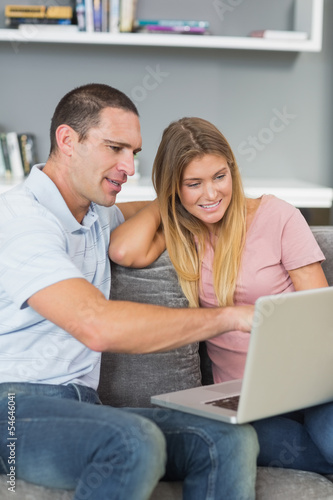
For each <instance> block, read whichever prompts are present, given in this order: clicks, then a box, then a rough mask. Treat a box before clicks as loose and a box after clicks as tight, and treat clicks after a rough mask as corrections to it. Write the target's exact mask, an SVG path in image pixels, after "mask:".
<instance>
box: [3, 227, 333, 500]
mask: <svg viewBox="0 0 333 500" xmlns="http://www.w3.org/2000/svg"><path fill="white" fill-rule="evenodd" d="M312 230H313V233H314V235H315V237H316V238H317V241H318V242H319V244H320V246H321V248H322V249H323V252H324V254H325V256H326V259H327V260H326V262H325V263H324V265H323V268H324V270H325V273H326V276H327V278H328V281H329V284H330V285H333V226H321V227H318V226H317V227H312ZM111 298H112V299H113V300H123V299H126V300H132V301H140V302H145V303H156V304H161V305H167V306H170V307H186V306H187V302H186V299H185V298H184V296H183V294H182V292H181V290H180V288H179V286H178V282H177V278H176V275H175V272H174V269H173V267H172V265H171V263H170V261H169V258H168V255H167V253H166V252H164V254H163V255H162V256H161V257H160V258H159V259H158V260H157V261H156V262H155V263H154V264H153V265H152V266H149V267H148V268H145V269H141V270H134V269H125V268H122V267H120V266H116V265H113V266H112V295H111ZM133 335H135V331H133ZM211 382H212V378H211V372H210V364H209V360H208V358H207V355H206V352H205V348H204V344H200V345H198V344H192V345H190V346H186V347H183V348H180V349H176V350H174V351H169V352H166V353H158V354H146V355H121V354H111V353H105V354H103V356H102V371H101V381H100V386H99V394H100V397H101V400H102V402H103V403H104V404H111V405H113V406H118V407H126V406H135V407H140V406H149V405H150V396H151V395H152V394H156V393H162V392H169V391H172V390H176V389H184V388H188V387H194V386H197V385H200V384H201V383H204V384H206V383H211ZM41 439H42V436H41ZM277 465H279V467H264V468H263V467H259V468H258V476H257V499H258V500H294V499H295V498H298V499H300V500H301V499H313V500H321V499H328V498H331V499H333V484H332V482H331V481H333V476H332V477H331V478H330V477H324V476H321V475H319V474H314V473H309V472H304V471H293V470H291V469H288V468H285V467H284V464H283V461H281V463H280V464H279V463H278V464H277ZM6 481H7V478H6V477H5V476H0V498H1V500H9V499H10V500H11V499H12V498H13V496H12V495H13V494H12V493H11V492H10V491H8V489H7V488H8V485H7V484H6ZM15 498H16V499H17V500H72V499H73V491H64V490H61V491H60V490H50V489H45V488H42V487H38V486H35V485H31V484H28V483H25V482H23V481H20V480H17V481H16V494H15ZM181 498H182V485H181V483H167V482H160V483H159V485H158V486H157V488H156V490H155V491H154V493H153V495H152V497H151V500H180V499H181ZM222 499H223V496H222V495H221V500H222ZM96 500H99V499H98V498H96ZM226 500H228V499H226Z"/></svg>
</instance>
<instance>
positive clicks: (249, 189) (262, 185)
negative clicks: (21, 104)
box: [0, 178, 333, 208]
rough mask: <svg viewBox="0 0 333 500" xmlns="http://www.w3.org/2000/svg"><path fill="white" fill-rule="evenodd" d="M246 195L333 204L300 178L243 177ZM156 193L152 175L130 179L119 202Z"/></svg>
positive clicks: (326, 191) (330, 193)
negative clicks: (266, 195) (134, 180)
mask: <svg viewBox="0 0 333 500" xmlns="http://www.w3.org/2000/svg"><path fill="white" fill-rule="evenodd" d="M20 182H22V180H11V181H9V180H4V179H2V180H0V194H1V193H3V192H5V191H7V190H8V189H11V188H12V187H14V186H16V185H17V184H19V183H20ZM243 184H244V190H245V194H246V196H249V197H251V198H259V197H260V196H262V195H263V194H273V195H275V196H277V197H278V198H281V199H282V200H285V201H287V202H288V203H291V204H292V205H294V206H296V207H298V208H331V207H332V205H333V189H332V188H329V187H325V186H320V185H318V184H312V183H310V182H305V181H301V180H298V179H261V178H259V179H256V178H245V179H243ZM154 198H156V193H155V190H154V188H153V185H152V183H151V180H150V178H142V179H140V180H139V181H138V182H133V181H131V180H129V181H128V182H127V183H126V184H124V185H123V187H122V190H121V192H120V193H119V194H118V195H117V201H118V202H127V201H142V200H153V199H154Z"/></svg>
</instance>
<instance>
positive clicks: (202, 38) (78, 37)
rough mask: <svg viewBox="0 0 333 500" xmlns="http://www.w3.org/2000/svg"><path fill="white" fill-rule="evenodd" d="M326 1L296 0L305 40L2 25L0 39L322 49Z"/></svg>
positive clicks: (298, 25) (298, 24)
mask: <svg viewBox="0 0 333 500" xmlns="http://www.w3.org/2000/svg"><path fill="white" fill-rule="evenodd" d="M323 4H324V0H295V13H294V30H295V31H305V32H307V33H309V38H308V39H306V40H303V41H290V40H268V39H263V38H251V37H237V36H214V35H207V36H206V35H169V34H143V33H119V34H113V33H85V32H64V33H61V34H60V33H59V32H52V31H45V30H41V31H37V30H34V32H33V33H31V35H30V36H29V35H28V34H22V32H19V31H18V30H14V29H0V42H20V43H57V44H59V43H62V44H89V45H110V46H111V45H114V46H119V45H122V46H141V47H145V46H149V47H161V48H162V47H183V48H186V47H187V48H202V49H242V50H266V51H289V52H320V51H321V47H322V26H323Z"/></svg>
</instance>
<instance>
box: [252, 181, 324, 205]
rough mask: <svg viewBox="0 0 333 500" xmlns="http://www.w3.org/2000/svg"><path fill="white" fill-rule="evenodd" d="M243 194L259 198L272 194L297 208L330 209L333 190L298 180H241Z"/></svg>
mask: <svg viewBox="0 0 333 500" xmlns="http://www.w3.org/2000/svg"><path fill="white" fill-rule="evenodd" d="M243 184H244V191H245V194H246V195H247V196H249V197H251V198H259V197H260V196H262V195H263V194H274V195H275V196H277V197H278V198H281V199H282V200H285V201H287V202H288V203H291V205H294V206H295V207H298V208H331V207H332V204H333V189H332V188H329V187H325V186H320V185H318V184H312V183H310V182H305V181H300V180H298V179H255V178H253V179H252V178H248V179H243Z"/></svg>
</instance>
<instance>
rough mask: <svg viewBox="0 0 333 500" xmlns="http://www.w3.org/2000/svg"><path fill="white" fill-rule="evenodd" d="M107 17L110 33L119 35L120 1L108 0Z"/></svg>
mask: <svg viewBox="0 0 333 500" xmlns="http://www.w3.org/2000/svg"><path fill="white" fill-rule="evenodd" d="M109 16H110V19H109V31H110V33H119V22H120V0H110V7H109Z"/></svg>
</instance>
